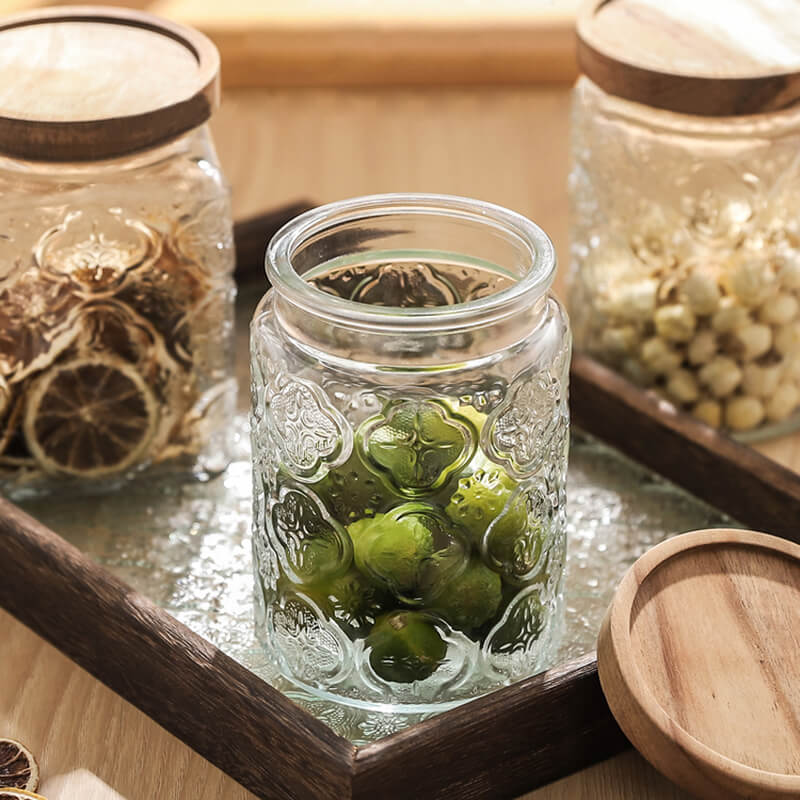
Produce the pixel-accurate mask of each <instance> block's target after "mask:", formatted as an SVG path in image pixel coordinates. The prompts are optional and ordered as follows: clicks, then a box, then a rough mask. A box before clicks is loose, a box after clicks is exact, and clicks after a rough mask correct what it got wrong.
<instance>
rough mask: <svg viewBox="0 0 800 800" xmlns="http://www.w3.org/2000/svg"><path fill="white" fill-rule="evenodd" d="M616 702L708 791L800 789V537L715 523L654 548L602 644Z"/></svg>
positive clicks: (607, 624) (678, 777)
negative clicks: (794, 538) (724, 527)
mask: <svg viewBox="0 0 800 800" xmlns="http://www.w3.org/2000/svg"><path fill="white" fill-rule="evenodd" d="M597 661H598V671H599V674H600V683H601V684H602V687H603V692H604V693H605V696H606V699H607V700H608V705H609V707H610V708H611V711H612V713H613V714H614V716H615V717H616V719H617V722H618V723H619V725H620V727H621V728H622V730H623V731H624V732H625V734H626V735H627V737H628V738H629V739H630V740H631V742H632V743H633V745H634V747H636V748H637V749H638V750H639V751H640V752H641V753H642V755H643V756H644V757H645V758H647V759H648V760H649V761H650V762H651V763H652V764H653V765H654V766H655V767H656V768H657V769H659V770H660V771H661V772H663V773H664V774H665V775H666V776H667V777H669V778H671V779H672V780H674V781H675V782H676V783H678V784H679V785H681V786H683V787H684V788H686V789H688V790H689V791H690V792H692V793H693V794H696V795H697V796H698V797H701V798H710V799H711V800H717V799H718V800H732V798H737V797H743V798H744V797H758V798H772V799H773V800H778V799H780V800H789V799H790V798H794V800H797V798H798V797H800V680H799V679H798V676H799V675H800V546H798V545H796V544H793V543H792V542H789V541H786V540H784V539H778V538H776V537H773V536H767V535H766V534H763V533H754V532H752V531H741V530H706V531H695V532H692V533H687V534H684V535H682V536H677V537H675V538H674V539H670V540H668V541H666V542H663V543H662V544H659V545H657V546H656V547H654V548H653V549H652V550H650V551H648V552H647V553H645V555H644V556H642V557H641V558H640V559H639V560H638V561H637V562H636V563H635V564H634V565H633V567H631V569H630V570H629V572H628V573H627V574H626V575H625V577H624V578H623V580H622V582H621V583H620V585H619V587H618V588H617V591H616V594H615V595H614V599H613V601H612V603H611V606H610V608H609V610H608V613H607V615H606V618H605V620H604V622H603V627H602V629H601V632H600V636H599V638H598V645H597Z"/></svg>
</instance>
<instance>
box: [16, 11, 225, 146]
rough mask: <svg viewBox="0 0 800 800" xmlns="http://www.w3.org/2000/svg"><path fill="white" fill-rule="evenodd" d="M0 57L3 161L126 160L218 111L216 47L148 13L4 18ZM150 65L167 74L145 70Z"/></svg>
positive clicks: (35, 13) (59, 13)
mask: <svg viewBox="0 0 800 800" xmlns="http://www.w3.org/2000/svg"><path fill="white" fill-rule="evenodd" d="M64 26H66V27H67V28H68V30H67V31H65V27H64ZM106 48H110V50H107V49H106ZM0 53H2V55H0V86H2V87H3V89H2V90H0V152H2V153H3V154H5V155H10V156H14V157H17V158H24V159H33V160H36V161H64V162H69V161H87V160H88V161H95V160H100V159H107V158H116V157H119V156H124V155H128V154H129V153H133V152H136V151H138V150H142V149H146V148H150V147H155V146H157V145H159V144H163V143H164V142H167V141H169V140H170V139H173V138H174V137H175V136H178V135H179V134H181V133H185V132H186V131H188V130H191V129H192V128H195V127H197V126H198V125H201V124H203V123H204V122H205V121H206V120H207V119H208V118H209V117H210V116H211V112H212V110H213V109H214V108H216V106H217V105H218V104H219V54H218V52H217V50H216V48H215V47H214V45H213V44H212V43H211V42H210V41H209V39H208V38H207V37H205V36H203V35H202V34H201V33H199V32H198V31H195V30H192V29H190V28H186V27H183V26H180V25H176V24H175V23H173V22H170V21H168V20H162V19H159V18H158V17H154V16H153V15H151V14H146V13H143V12H141V11H135V10H130V9H114V8H105V9H103V10H102V11H94V10H93V9H92V8H90V7H87V6H68V7H63V8H60V7H58V8H47V9H38V10H36V11H33V12H28V13H20V14H16V15H11V16H8V17H4V18H3V19H1V20H0ZM31 53H37V54H39V53H47V54H48V57H47V58H46V59H44V60H40V58H36V59H32V58H31ZM148 58H159V59H161V62H164V63H163V70H164V72H163V73H160V72H159V71H158V70H154V69H148V68H146V67H142V64H143V63H145V64H147V63H148ZM170 72H172V74H169V73H170ZM10 87H11V88H10ZM31 98H35V99H34V100H32V101H31Z"/></svg>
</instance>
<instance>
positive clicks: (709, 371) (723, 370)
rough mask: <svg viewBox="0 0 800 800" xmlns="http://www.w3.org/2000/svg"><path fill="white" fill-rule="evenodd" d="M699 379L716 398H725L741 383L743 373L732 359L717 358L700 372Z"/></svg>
mask: <svg viewBox="0 0 800 800" xmlns="http://www.w3.org/2000/svg"><path fill="white" fill-rule="evenodd" d="M698 377H699V378H700V382H701V383H702V384H704V385H705V386H707V387H708V389H709V391H710V392H711V394H713V395H714V397H725V396H726V395H729V394H730V393H731V392H733V391H734V390H735V389H736V387H737V386H738V385H739V383H740V382H741V380H742V371H741V370H740V369H739V367H738V365H737V364H736V362H735V361H734V360H733V359H732V358H728V357H727V356H715V357H714V358H713V359H712V360H711V361H709V362H708V364H706V365H705V366H704V367H703V368H702V369H701V370H700V372H698Z"/></svg>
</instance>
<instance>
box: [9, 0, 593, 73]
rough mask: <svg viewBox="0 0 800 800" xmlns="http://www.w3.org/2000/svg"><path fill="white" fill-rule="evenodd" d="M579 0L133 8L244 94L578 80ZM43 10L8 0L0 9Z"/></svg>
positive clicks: (359, 0) (171, 0)
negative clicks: (183, 28)
mask: <svg viewBox="0 0 800 800" xmlns="http://www.w3.org/2000/svg"><path fill="white" fill-rule="evenodd" d="M578 2H579V0H493V2H491V3H485V2H469V1H468V0H454V1H453V2H441V1H439V2H435V1H434V2H430V1H428V0H381V2H380V3H369V2H364V0H304V1H303V2H293V1H292V0H264V2H262V1H261V0H231V2H226V3H219V2H215V1H214V0H128V2H127V4H128V5H132V6H134V7H136V8H141V9H145V10H148V11H152V12H154V13H157V14H161V15H163V16H165V17H168V18H170V19H173V20H175V21H177V22H181V23H184V24H187V25H192V26H195V27H197V28H198V29H199V30H201V31H203V32H204V33H206V34H208V35H209V36H210V37H211V39H212V40H213V41H214V43H215V44H216V45H217V47H218V48H219V50H220V53H221V55H222V61H223V64H224V69H223V80H224V82H225V86H226V87H237V88H242V87H247V86H258V87H266V86H270V87H274V86H281V87H285V86H397V85H403V86H409V85H416V86H430V85H433V84H436V85H440V86H441V85H460V86H464V85H487V84H489V85H490V84H494V85H502V84H527V83H531V82H535V83H540V82H557V83H571V82H572V81H573V80H574V79H575V76H576V74H577V68H576V63H575V52H574V51H575V47H574V36H573V24H574V18H575V8H576V6H577V5H578ZM44 4H45V3H44V2H43V0H0V10H3V7H4V6H6V7H7V8H8V9H10V10H16V9H18V8H23V9H25V8H30V7H31V6H41V5H44ZM62 4H63V3H62ZM95 4H108V0H97V2H96V3H95ZM111 4H118V5H121V4H123V3H122V2H121V0H120V2H118V3H111Z"/></svg>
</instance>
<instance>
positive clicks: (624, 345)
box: [600, 325, 639, 355]
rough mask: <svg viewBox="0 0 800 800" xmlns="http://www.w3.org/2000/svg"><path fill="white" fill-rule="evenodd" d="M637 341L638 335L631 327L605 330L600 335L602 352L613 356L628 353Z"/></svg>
mask: <svg viewBox="0 0 800 800" xmlns="http://www.w3.org/2000/svg"><path fill="white" fill-rule="evenodd" d="M638 340H639V334H638V333H637V331H636V328H634V327H633V325H622V326H620V327H610V328H605V329H604V330H603V332H602V333H601V334H600V346H601V349H602V351H603V352H605V353H610V354H613V355H622V354H623V353H630V352H631V350H633V348H634V347H635V346H636V343H637V341H638Z"/></svg>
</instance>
